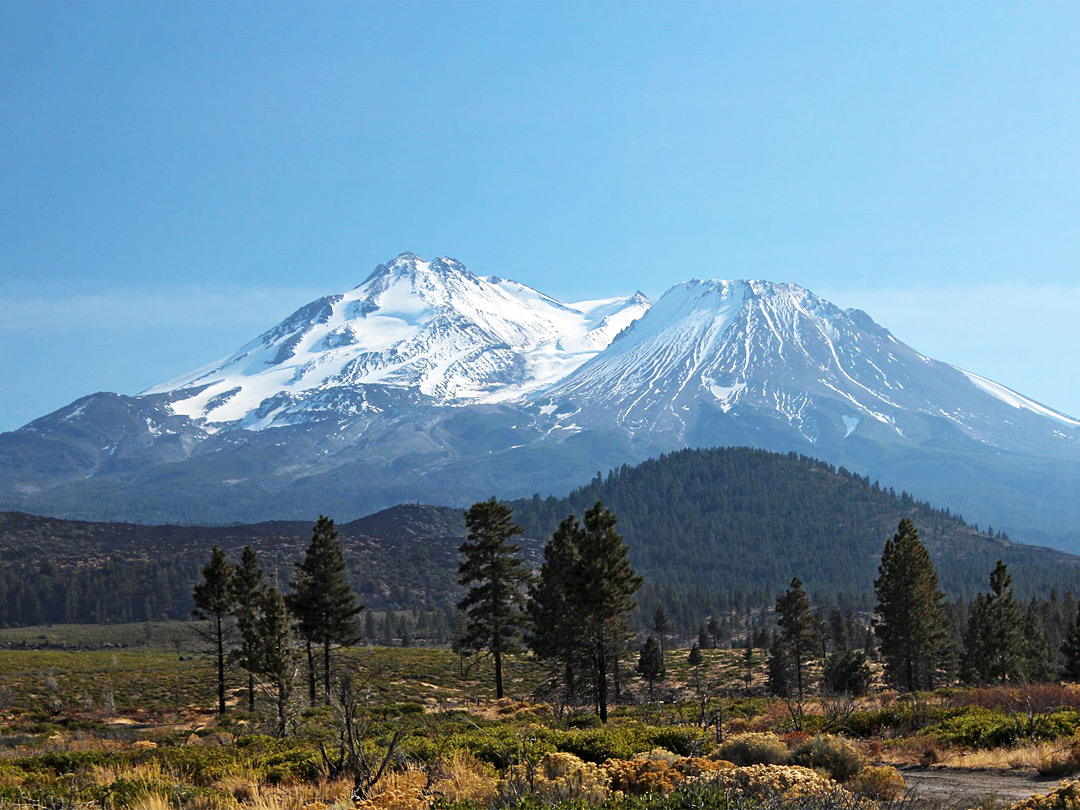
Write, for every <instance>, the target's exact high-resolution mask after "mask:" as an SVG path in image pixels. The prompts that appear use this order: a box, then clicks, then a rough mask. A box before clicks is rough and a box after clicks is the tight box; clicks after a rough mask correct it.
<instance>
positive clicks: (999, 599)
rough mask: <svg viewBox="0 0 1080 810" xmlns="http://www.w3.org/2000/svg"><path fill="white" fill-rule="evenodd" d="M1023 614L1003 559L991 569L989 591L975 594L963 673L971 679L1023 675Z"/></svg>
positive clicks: (1005, 678) (983, 680) (990, 680)
mask: <svg viewBox="0 0 1080 810" xmlns="http://www.w3.org/2000/svg"><path fill="white" fill-rule="evenodd" d="M1022 633H1023V616H1022V614H1021V612H1020V606H1019V605H1018V604H1017V603H1016V600H1015V599H1014V598H1013V589H1012V577H1011V576H1009V572H1008V568H1007V567H1006V565H1005V563H1003V562H1002V561H1001V560H998V561H997V565H995V566H994V570H993V571H992V572H991V573H990V592H989V593H980V594H979V595H978V596H976V597H975V601H974V602H973V603H972V605H971V611H970V613H969V614H968V624H967V632H966V633H965V634H964V655H963V662H962V663H963V675H964V680H966V681H968V682H969V683H980V684H986V683H995V682H999V681H1011V680H1017V679H1019V678H1023V677H1024V637H1023V635H1022Z"/></svg>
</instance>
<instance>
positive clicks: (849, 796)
mask: <svg viewBox="0 0 1080 810" xmlns="http://www.w3.org/2000/svg"><path fill="white" fill-rule="evenodd" d="M695 781H700V782H706V783H709V784H715V785H719V786H721V787H723V788H725V789H726V790H728V791H729V792H730V793H731V794H732V795H733V796H736V797H739V798H745V799H754V800H757V801H760V802H771V801H776V800H780V801H782V802H785V803H788V802H793V803H795V804H799V803H802V804H815V803H818V802H822V801H824V800H826V799H827V800H828V801H829V804H830V805H831V806H832V807H836V808H846V809H847V810H873V808H874V807H875V804H874V803H873V802H872V801H870V800H869V799H864V798H860V797H857V796H855V795H854V794H853V793H852V792H851V791H849V790H847V789H845V788H843V787H841V786H840V785H838V784H837V783H836V782H834V781H833V780H831V779H829V778H828V777H827V776H823V775H822V774H820V773H817V772H816V771H812V770H810V769H809V768H803V767H801V766H798V765H749V766H747V767H745V768H730V769H726V770H721V771H717V772H715V773H713V774H703V775H702V776H699V777H697V778H696V780H695Z"/></svg>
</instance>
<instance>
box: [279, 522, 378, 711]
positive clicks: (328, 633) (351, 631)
mask: <svg viewBox="0 0 1080 810" xmlns="http://www.w3.org/2000/svg"><path fill="white" fill-rule="evenodd" d="M337 537H338V535H337V531H335V529H334V521H333V520H331V519H330V518H328V517H324V516H322V515H319V519H318V521H316V523H315V526H314V528H313V529H312V532H311V544H310V545H309V546H308V548H307V551H306V552H305V553H304V560H303V562H300V563H297V565H296V579H295V580H293V581H292V582H291V583H289V584H290V586H291V588H292V593H291V594H290V595H289V596H288V597H286V604H287V605H288V607H289V610H290V611H292V613H293V614H294V615H295V617H296V620H297V629H298V630H299V632H300V635H301V637H302V638H303V639H304V643H305V646H306V650H307V659H308V700H309V701H310V702H311V704H312V705H314V704H315V659H314V655H313V650H312V648H313V646H314V645H321V646H322V650H323V691H324V696H325V700H326V702H327V703H329V702H330V681H331V667H330V664H331V662H330V652H331V650H332V649H333V646H334V645H335V644H341V645H344V644H355V643H356V642H357V641H359V640H360V637H361V636H360V625H359V621H358V620H357V616H358V615H359V613H360V611H362V610H363V609H364V606H363V605H361V604H358V603H357V601H356V595H355V594H354V593H353V591H352V588H350V587H349V583H348V582H347V581H346V580H345V557H344V555H343V554H342V551H341V542H340V541H339V540H338V539H337Z"/></svg>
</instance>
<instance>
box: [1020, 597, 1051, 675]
mask: <svg viewBox="0 0 1080 810" xmlns="http://www.w3.org/2000/svg"><path fill="white" fill-rule="evenodd" d="M1055 664H1056V662H1055V657H1054V655H1053V653H1052V651H1051V647H1050V640H1049V638H1047V634H1046V623H1045V622H1044V621H1043V617H1042V615H1041V614H1040V613H1039V611H1038V610H1037V609H1036V608H1035V606H1034V605H1028V608H1027V610H1025V611H1024V677H1025V678H1026V679H1027V682H1028V683H1046V682H1047V681H1050V680H1052V679H1053V678H1054V674H1055V670H1056V669H1057V667H1056V665H1055Z"/></svg>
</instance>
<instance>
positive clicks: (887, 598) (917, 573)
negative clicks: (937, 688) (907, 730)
mask: <svg viewBox="0 0 1080 810" xmlns="http://www.w3.org/2000/svg"><path fill="white" fill-rule="evenodd" d="M874 590H875V592H876V593H877V598H878V605H877V608H876V610H875V619H874V631H875V633H876V634H877V637H878V639H879V640H880V642H881V655H882V657H883V658H884V659H885V674H886V677H887V679H888V680H889V681H890V682H891V683H893V684H895V685H897V686H899V687H901V688H903V689H906V690H908V691H911V692H913V691H915V690H917V689H931V688H933V685H934V678H935V676H936V675H937V673H938V670H939V669H940V668H941V665H942V661H943V660H944V659H945V658H946V656H947V655H948V652H949V628H948V624H947V620H946V617H945V610H944V607H943V604H942V603H943V601H944V599H945V594H944V593H942V592H941V590H940V588H939V587H938V578H937V573H936V572H935V571H934V566H933V564H932V563H931V562H930V555H929V554H928V553H927V552H926V547H925V546H924V545H923V544H922V541H920V540H919V532H918V530H917V529H916V528H915V526H914V524H913V523H912V522H911V520H910V519H909V518H904V519H903V520H902V521H900V526H899V528H898V529H897V532H896V534H895V535H894V536H893V537H892V538H891V539H890V540H888V541H887V542H886V543H885V551H884V553H883V554H882V555H881V565H880V566H879V567H878V578H877V580H875V581H874Z"/></svg>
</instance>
